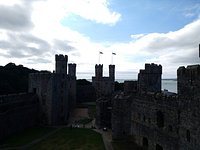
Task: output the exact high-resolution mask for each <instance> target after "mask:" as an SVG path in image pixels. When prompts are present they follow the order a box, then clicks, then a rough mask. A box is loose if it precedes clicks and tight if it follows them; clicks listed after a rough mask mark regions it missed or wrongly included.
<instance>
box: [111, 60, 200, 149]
mask: <svg viewBox="0 0 200 150" xmlns="http://www.w3.org/2000/svg"><path fill="white" fill-rule="evenodd" d="M161 74H162V67H161V65H155V64H146V65H145V70H140V73H139V74H138V81H126V82H124V92H122V93H120V94H117V95H115V97H114V98H113V100H112V101H113V102H112V123H111V124H112V136H113V139H114V140H115V139H124V138H125V139H126V138H129V137H130V136H131V137H132V138H133V139H134V142H135V143H137V144H139V145H141V146H143V147H145V148H146V149H148V150H199V149H200V140H199V139H200V128H199V125H200V119H199V118H200V111H199V108H200V101H199V100H200V94H199V91H200V65H193V66H188V67H186V68H185V67H180V68H179V69H178V70H177V82H178V94H175V93H174V94H173V93H169V94H167V93H164V92H162V91H161Z"/></svg>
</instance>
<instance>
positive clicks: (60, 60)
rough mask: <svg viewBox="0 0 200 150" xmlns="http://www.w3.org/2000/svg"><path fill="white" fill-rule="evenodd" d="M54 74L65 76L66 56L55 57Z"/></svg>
mask: <svg viewBox="0 0 200 150" xmlns="http://www.w3.org/2000/svg"><path fill="white" fill-rule="evenodd" d="M55 59H56V71H55V72H56V73H61V74H67V62H68V56H67V55H65V56H64V55H56V56H55Z"/></svg>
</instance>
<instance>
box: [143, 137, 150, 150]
mask: <svg viewBox="0 0 200 150" xmlns="http://www.w3.org/2000/svg"><path fill="white" fill-rule="evenodd" d="M142 145H143V146H144V147H146V148H147V147H148V146H149V143H148V139H147V138H146V137H143V139H142Z"/></svg>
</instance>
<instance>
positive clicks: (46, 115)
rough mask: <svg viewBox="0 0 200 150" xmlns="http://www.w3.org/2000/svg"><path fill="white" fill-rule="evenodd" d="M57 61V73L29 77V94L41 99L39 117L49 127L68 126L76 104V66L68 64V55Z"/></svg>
mask: <svg viewBox="0 0 200 150" xmlns="http://www.w3.org/2000/svg"><path fill="white" fill-rule="evenodd" d="M55 61H56V68H55V73H34V74H30V75H29V92H30V93H36V95H37V96H38V97H39V108H40V109H39V111H40V112H39V114H40V115H39V117H40V120H41V121H42V123H43V124H47V125H59V124H66V123H67V120H68V117H69V114H70V111H71V110H72V109H73V108H74V107H75V104H76V64H68V56H67V55H65V56H63V55H56V56H55ZM67 65H68V73H67Z"/></svg>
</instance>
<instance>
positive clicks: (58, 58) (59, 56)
mask: <svg viewBox="0 0 200 150" xmlns="http://www.w3.org/2000/svg"><path fill="white" fill-rule="evenodd" d="M55 60H56V61H68V56H67V55H62V54H59V55H58V54H56V56H55Z"/></svg>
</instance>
